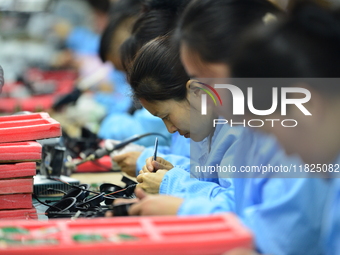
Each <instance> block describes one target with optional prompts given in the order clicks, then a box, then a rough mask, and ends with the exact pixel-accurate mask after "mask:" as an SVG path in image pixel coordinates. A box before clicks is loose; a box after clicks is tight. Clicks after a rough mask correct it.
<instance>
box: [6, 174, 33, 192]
mask: <svg viewBox="0 0 340 255" xmlns="http://www.w3.org/2000/svg"><path fill="white" fill-rule="evenodd" d="M15 193H33V178H22V179H8V180H0V195H3V194H15Z"/></svg>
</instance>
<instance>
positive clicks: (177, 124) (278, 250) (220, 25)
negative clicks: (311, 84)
mask: <svg viewBox="0 0 340 255" xmlns="http://www.w3.org/2000/svg"><path fill="white" fill-rule="evenodd" d="M260 2H262V1H251V0H249V1H247V0H244V1H222V0H220V1H218V0H217V1H216V0H215V1H212V0H203V1H193V2H192V3H191V4H190V5H189V6H188V8H187V10H186V11H185V13H184V16H183V17H182V22H181V23H180V31H179V38H180V43H181V58H182V60H183V63H184V65H185V67H186V70H187V72H188V73H189V74H190V75H192V76H196V77H227V76H228V73H226V72H225V71H226V70H228V64H229V63H228V59H229V56H230V47H227V46H229V45H230V44H229V43H228V44H227V45H225V43H226V42H229V40H234V39H235V37H236V36H238V34H239V33H240V31H239V32H238V33H235V32H234V31H235V30H231V31H232V32H230V31H227V32H226V30H225V29H226V27H228V26H227V25H226V24H227V21H228V22H230V19H231V17H234V18H235V19H239V23H237V22H236V23H235V24H242V22H243V20H244V18H245V17H248V16H247V15H245V13H244V10H248V11H249V12H250V10H254V8H252V9H250V8H249V9H247V8H246V9H245V7H244V4H245V5H248V7H249V5H252V4H254V5H256V4H259V3H260ZM262 3H264V2H262ZM241 5H243V6H242V8H240V9H239V13H237V12H236V10H234V11H235V12H232V14H233V15H226V13H227V11H226V10H229V8H230V6H234V8H235V6H240V7H241ZM241 13H242V14H243V15H240V14H241ZM262 14H263V16H261V17H264V16H265V14H266V13H262ZM223 19H226V21H225V22H224V20H223ZM196 24H200V26H196ZM203 24H205V25H204V26H203ZM190 29H193V30H190ZM197 29H198V30H197ZM184 31H185V32H187V34H186V36H187V37H184V36H183V37H182V33H181V32H183V34H184ZM212 31H214V32H212ZM236 31H238V30H236ZM195 32H196V36H197V37H196V38H195V39H194V38H191V39H192V40H185V39H186V38H188V36H189V35H195ZM233 32H234V34H233V35H234V36H235V37H227V35H230V34H232V33H233ZM208 34H209V36H207V35H208ZM202 35H204V36H202ZM225 37H227V38H229V40H228V39H227V38H225ZM206 40H209V42H211V44H212V43H214V44H213V45H211V44H209V43H206ZM190 43H192V44H190ZM150 44H151V43H150ZM204 45H205V46H206V47H208V48H204V49H203V50H204V53H206V52H210V53H209V54H211V56H210V57H209V58H207V60H206V59H205V58H203V57H202V56H201V52H202V53H203V51H198V50H197V48H195V46H196V47H198V48H199V47H201V46H204ZM147 47H149V50H147ZM186 48H187V49H189V50H188V51H187V52H186V53H188V54H187V55H185V54H184V53H185V52H183V51H185V49H186ZM150 49H152V51H150ZM215 49H219V50H218V51H215ZM228 49H229V50H228ZM156 50H157V48H153V47H152V46H150V45H146V46H145V48H144V50H142V51H141V52H140V53H139V57H141V58H142V57H143V54H147V53H148V52H152V53H153V54H154V55H157V54H156V53H155V52H156ZM150 55H152V54H150ZM147 56H148V58H146V57H144V59H145V61H146V63H148V64H149V65H151V66H152V67H157V66H158V65H157V64H158V63H157V61H155V62H153V61H151V57H152V56H149V55H147ZM162 56H163V62H164V63H169V61H168V59H167V55H165V54H163V55H162ZM186 56H187V57H188V58H187V59H183V58H185V57H186ZM148 59H149V60H148ZM188 59H189V60H190V61H191V62H190V64H191V65H190V64H188V63H187V61H186V60H188ZM153 60H157V59H155V58H153ZM215 60H216V62H215ZM147 61H149V62H147ZM209 61H210V62H209ZM140 63H141V62H140V60H139V61H138V58H137V59H136V60H135V63H134V67H136V68H137V67H143V66H144V65H145V63H143V62H142V64H140ZM200 68H201V69H200ZM132 70H133V69H132ZM170 70H176V69H174V68H172V69H170ZM203 72H205V73H204V74H203ZM208 72H209V73H208ZM132 73H133V72H132ZM166 74H168V76H169V77H171V74H172V73H166ZM131 77H134V76H133V75H131ZM137 78H140V77H138V76H137ZM136 80H139V81H141V80H142V79H136ZM133 81H134V79H132V78H131V84H132V83H133ZM136 84H137V85H143V88H145V89H146V90H147V91H146V92H147V93H146V96H145V97H146V98H144V96H143V95H142V94H139V90H138V91H137V93H135V94H136V96H137V97H138V98H139V99H140V101H141V102H142V104H143V105H144V106H145V107H146V108H147V109H148V110H149V111H150V112H152V113H154V114H157V115H158V116H159V117H162V118H163V121H164V122H165V124H166V125H167V127H168V130H169V131H172V132H174V131H179V132H180V133H182V134H183V135H186V136H189V135H190V137H191V138H192V139H193V140H196V141H200V139H202V138H203V139H206V138H207V137H204V134H209V132H202V133H200V132H198V131H197V130H198V128H197V126H194V127H192V128H191V126H190V124H192V123H190V121H188V117H185V111H188V109H190V108H193V109H194V110H195V109H196V110H198V109H200V104H199V103H198V102H199V101H196V102H195V100H194V101H193V104H192V105H187V106H186V107H185V105H182V104H178V101H179V102H183V101H182V100H183V98H182V100H181V98H180V97H172V98H171V99H170V98H169V96H170V95H171V94H170V93H168V94H169V95H168V99H165V101H164V102H165V103H160V101H162V100H161V99H160V98H161V97H162V96H164V93H163V94H162V93H156V94H157V95H158V96H160V98H158V100H157V97H156V98H155V97H152V98H148V97H147V95H148V94H150V93H151V92H152V91H153V90H155V87H156V88H157V85H160V84H159V83H157V80H153V79H150V80H148V79H144V83H143V82H141V83H136ZM191 84H192V83H187V85H186V86H185V88H186V93H187V94H188V95H191V97H193V98H194V99H195V97H199V94H195V93H200V92H198V91H201V89H198V86H199V85H197V84H196V85H195V84H194V85H193V87H191V86H190V85H191ZM132 85H133V84H132ZM146 85H148V86H146ZM183 89H184V86H183V85H182V90H183ZM133 90H134V92H136V90H135V88H134V87H133ZM165 94H166V93H165ZM172 95H176V94H173V93H172ZM184 99H185V98H184ZM148 100H150V101H151V102H148ZM169 100H170V102H167V101H169ZM197 100H198V98H197ZM183 103H185V102H183ZM170 106H171V107H170ZM175 109H177V110H176V111H175ZM189 112H190V110H189ZM208 112H209V109H208ZM191 113H192V112H191ZM212 113H213V112H212ZM160 114H161V115H160ZM208 115H209V114H208ZM196 117H197V118H196ZM195 120H198V122H197V123H198V124H200V125H202V127H204V128H207V129H208V127H206V126H205V124H206V122H204V121H203V122H202V121H200V120H201V118H200V117H199V114H197V116H195ZM206 125H207V124H206ZM204 128H203V130H205V129H204ZM216 128H218V127H216ZM221 129H225V133H223V135H225V138H226V139H227V138H228V137H232V136H233V135H234V140H233V143H232V144H230V146H229V147H228V148H227V149H228V150H227V151H226V152H225V153H224V154H222V155H221V154H218V153H216V154H208V157H209V156H210V157H212V158H213V157H214V156H215V157H216V156H219V157H222V160H221V159H220V162H221V163H220V164H221V165H224V164H226V165H227V164H230V163H232V164H235V165H238V166H239V165H240V164H241V163H242V162H243V163H244V164H250V165H251V164H253V165H260V164H268V163H271V164H274V165H275V164H276V165H278V164H286V163H288V162H295V164H296V163H297V162H299V161H294V159H286V158H285V156H284V155H283V154H282V153H281V151H280V150H279V147H278V146H277V145H276V143H275V142H274V141H273V140H272V139H271V138H270V137H267V136H262V135H261V134H257V133H256V134H254V133H253V132H250V131H249V130H247V129H242V128H238V129H232V128H228V126H227V125H225V126H223V127H222V128H221ZM230 130H232V131H230ZM205 131H206V130H205ZM216 131H218V130H215V131H214V132H216ZM223 131H224V130H222V132H223ZM235 131H236V132H239V133H238V134H235V133H234V134H232V132H235ZM222 132H221V131H220V132H219V133H217V134H220V133H222ZM228 132H229V133H228ZM202 135H203V136H202ZM214 135H215V133H214ZM220 135H221V134H220ZM229 135H230V136H229ZM208 137H209V136H208ZM209 141H210V140H209V139H207V144H209ZM215 142H216V140H215ZM218 142H221V143H222V144H223V145H224V144H225V142H223V140H218ZM211 144H212V146H211V148H212V149H216V148H217V147H215V145H214V140H212V142H211ZM224 149H225V148H224ZM217 150H218V149H217ZM218 151H219V152H221V151H223V150H218ZM204 152H205V151H203V153H204ZM229 153H230V154H229ZM172 173H175V174H176V169H171V170H170V171H169V172H168V173H166V175H165V177H164V179H163V181H162V183H163V182H171V180H175V179H174V178H167V176H168V177H169V176H170V175H172ZM148 175H151V173H145V174H143V175H142V176H141V177H139V179H140V180H142V181H143V183H144V180H145V179H146V178H147V177H146V176H148ZM215 177H216V176H215ZM217 177H218V176H217ZM257 177H258V176H257ZM223 180H225V179H219V180H218V181H217V182H219V184H220V185H221V186H223V183H221V182H222V181H223ZM191 182H194V180H192V181H191ZM198 183H199V182H198V181H196V182H195V184H192V183H181V186H182V188H183V189H188V188H187V187H186V186H189V187H195V186H196V185H197V186H196V187H198V188H197V189H196V190H194V189H191V190H190V191H191V193H194V192H195V191H198V192H200V193H199V194H202V190H204V191H205V192H204V193H208V194H209V195H210V196H209V197H203V198H202V196H198V195H197V197H196V198H195V197H194V196H195V195H194V194H192V197H190V198H189V197H185V199H184V200H183V199H180V198H175V197H169V196H168V197H166V199H165V198H164V197H162V196H145V194H141V192H140V191H138V192H137V194H138V195H139V197H140V198H141V199H142V200H141V202H140V203H138V204H136V205H134V206H132V207H131V210H130V213H131V214H142V215H144V214H174V213H177V214H179V215H188V214H189V215H192V214H207V213H217V212H224V211H231V210H230V207H229V200H228V198H227V196H226V195H225V192H223V189H222V188H221V186H218V185H217V184H216V186H215V187H213V185H215V184H213V183H211V184H207V183H204V184H200V186H199V184H198ZM162 185H163V184H161V187H162ZM166 185H168V184H166ZM173 185H176V183H174V184H173ZM233 185H234V186H235V206H236V207H235V210H232V211H235V212H236V213H237V214H238V215H239V216H240V217H241V219H242V220H243V222H244V223H245V224H246V225H247V226H248V227H250V228H251V229H252V231H253V232H254V234H255V240H256V245H257V247H258V248H259V249H260V250H261V251H263V252H266V253H272V254H301V253H308V254H318V253H319V251H320V247H319V246H318V245H317V240H318V238H319V235H320V224H321V214H322V208H323V205H324V200H325V196H326V194H327V188H326V187H325V183H324V182H323V181H322V180H318V179H268V178H266V179H264V178H261V179H251V178H248V179H245V178H243V179H234V180H233ZM178 186H179V185H178ZM206 187H209V188H208V189H206ZM320 191H321V192H320ZM311 204H313V208H311ZM316 208H317V209H316ZM285 233H286V234H285ZM288 233H289V234H288Z"/></svg>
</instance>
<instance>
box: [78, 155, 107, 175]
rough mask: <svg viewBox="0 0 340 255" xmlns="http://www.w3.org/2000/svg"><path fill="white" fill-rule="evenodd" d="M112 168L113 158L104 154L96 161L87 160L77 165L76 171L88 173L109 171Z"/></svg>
mask: <svg viewBox="0 0 340 255" xmlns="http://www.w3.org/2000/svg"><path fill="white" fill-rule="evenodd" d="M111 170H112V160H111V158H110V156H104V157H102V158H100V159H98V160H95V161H89V162H85V163H84V164H81V165H79V166H77V168H76V170H75V172H76V173H87V172H109V171H111Z"/></svg>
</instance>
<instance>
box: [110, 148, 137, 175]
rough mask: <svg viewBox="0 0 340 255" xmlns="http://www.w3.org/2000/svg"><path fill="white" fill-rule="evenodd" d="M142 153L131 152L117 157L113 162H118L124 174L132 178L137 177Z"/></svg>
mask: <svg viewBox="0 0 340 255" xmlns="http://www.w3.org/2000/svg"><path fill="white" fill-rule="evenodd" d="M141 153H142V152H140V151H130V152H127V153H124V154H120V155H116V156H114V157H113V158H112V160H114V161H116V162H117V164H118V165H119V166H120V169H121V170H122V172H124V173H126V174H127V175H130V176H132V177H136V164H137V160H138V158H139V156H140V154H141Z"/></svg>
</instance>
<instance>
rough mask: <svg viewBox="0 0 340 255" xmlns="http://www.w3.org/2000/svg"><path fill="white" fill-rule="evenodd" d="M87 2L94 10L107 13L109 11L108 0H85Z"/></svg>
mask: <svg viewBox="0 0 340 255" xmlns="http://www.w3.org/2000/svg"><path fill="white" fill-rule="evenodd" d="M87 2H88V3H89V5H90V6H91V7H92V8H93V9H94V10H96V11H99V12H102V13H109V11H110V6H111V2H110V0H87Z"/></svg>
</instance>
